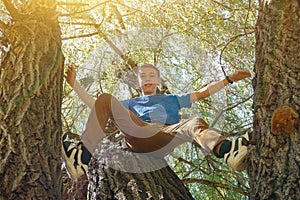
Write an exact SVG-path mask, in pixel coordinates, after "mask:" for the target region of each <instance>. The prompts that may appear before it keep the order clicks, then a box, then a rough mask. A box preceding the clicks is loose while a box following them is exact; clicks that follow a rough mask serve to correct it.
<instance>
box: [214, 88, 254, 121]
mask: <svg viewBox="0 0 300 200" xmlns="http://www.w3.org/2000/svg"><path fill="white" fill-rule="evenodd" d="M253 95H254V94H252V95H250V96H249V97H247V98H246V99H244V100H242V101H240V102H238V103H236V104H234V105H232V106H229V107H227V108H226V109H222V110H220V112H219V113H218V115H217V116H216V117H215V119H214V121H213V122H212V123H211V125H210V127H214V125H216V123H217V121H218V120H219V118H220V117H221V116H222V114H223V113H224V112H226V111H228V110H231V109H233V108H235V107H237V106H238V105H240V104H242V103H245V102H246V101H248V100H249V99H251V98H252V97H253Z"/></svg>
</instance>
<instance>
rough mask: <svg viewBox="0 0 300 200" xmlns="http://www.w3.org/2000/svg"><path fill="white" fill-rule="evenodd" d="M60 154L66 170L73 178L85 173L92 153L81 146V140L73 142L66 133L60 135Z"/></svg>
mask: <svg viewBox="0 0 300 200" xmlns="http://www.w3.org/2000/svg"><path fill="white" fill-rule="evenodd" d="M62 155H63V159H64V161H65V166H66V169H67V172H68V174H69V176H70V177H71V179H73V180H75V179H77V178H79V177H80V176H82V175H84V174H86V172H87V170H88V164H89V162H90V160H91V157H92V154H91V153H90V152H89V151H88V150H87V149H86V148H85V147H84V146H83V144H82V142H77V143H76V142H73V141H72V140H70V139H69V137H68V133H64V134H63V136H62Z"/></svg>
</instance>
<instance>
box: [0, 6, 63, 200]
mask: <svg viewBox="0 0 300 200" xmlns="http://www.w3.org/2000/svg"><path fill="white" fill-rule="evenodd" d="M5 6H6V8H7V10H8V11H9V12H10V15H11V18H12V23H10V24H9V25H7V26H6V27H5V28H4V26H2V27H1V28H2V31H3V32H4V34H5V35H4V36H5V37H4V38H1V39H2V40H1V45H2V46H1V49H2V53H1V54H0V55H1V56H2V58H1V69H0V102H1V108H0V133H1V135H0V199H62V198H61V196H62V181H61V158H60V155H61V148H60V146H61V144H60V136H61V126H62V124H61V119H60V115H61V102H62V101H61V100H62V85H63V84H62V81H63V79H62V78H63V55H62V52H61V38H60V35H61V34H60V28H59V26H58V20H57V15H56V11H55V1H43V0H38V1H28V2H26V3H24V4H22V5H19V7H15V6H13V5H12V4H10V3H9V1H6V2H5ZM3 28H4V29H3Z"/></svg>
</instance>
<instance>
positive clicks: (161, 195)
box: [88, 140, 193, 200]
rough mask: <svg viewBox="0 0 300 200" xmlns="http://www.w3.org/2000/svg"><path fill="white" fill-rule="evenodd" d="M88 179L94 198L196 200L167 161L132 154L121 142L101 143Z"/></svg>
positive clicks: (93, 159) (94, 156)
mask: <svg viewBox="0 0 300 200" xmlns="http://www.w3.org/2000/svg"><path fill="white" fill-rule="evenodd" d="M88 177H89V190H88V191H89V198H90V199H103V200H105V199H128V200H132V199H134V200H145V199H166V200H173V199H178V200H179V199H182V200H189V199H193V197H192V195H191V194H190V192H189V191H188V189H187V188H186V187H185V186H184V185H183V183H182V182H181V181H180V179H179V178H178V177H177V175H176V174H175V173H174V172H173V171H172V170H171V169H170V167H168V165H167V163H166V161H165V160H164V159H161V158H156V157H152V156H147V155H142V154H135V153H132V152H130V151H128V150H126V147H125V145H122V143H121V142H119V143H118V142H117V143H116V142H110V141H109V140H103V141H102V142H101V143H100V145H99V148H98V150H96V152H95V153H94V155H93V158H92V160H91V163H90V170H89V173H88Z"/></svg>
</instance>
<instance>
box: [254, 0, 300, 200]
mask: <svg viewBox="0 0 300 200" xmlns="http://www.w3.org/2000/svg"><path fill="white" fill-rule="evenodd" d="M259 6H260V9H259V17H258V21H257V27H256V37H257V38H256V39H257V44H256V63H255V73H256V77H255V79H256V81H255V83H254V90H255V95H254V114H255V116H254V143H256V146H254V147H253V148H252V149H251V150H252V151H251V153H250V162H249V164H250V167H249V176H250V184H251V192H250V193H251V199H260V200H261V199H282V200H283V199H284V200H286V199H295V200H296V199H299V197H300V187H299V185H300V129H299V122H297V120H296V123H295V124H293V123H291V124H289V123H286V126H285V127H283V129H279V130H278V131H277V132H275V131H274V130H273V132H272V128H271V127H272V120H273V121H274V120H283V122H288V121H289V120H291V119H292V116H294V117H295V116H297V115H298V114H297V113H299V112H300V84H299V81H300V65H299V63H300V2H299V1H297V0H271V1H270V0H261V1H260V5H259ZM282 105H287V106H289V107H290V108H291V109H290V111H289V112H290V113H293V115H292V114H290V115H287V116H284V115H283V114H282V115H281V114H280V112H279V115H276V116H275V117H273V118H272V116H273V113H274V111H276V109H278V108H279V107H280V106H282ZM278 117H279V119H278ZM276 118H277V119H276ZM285 120H286V121H285ZM294 120H295V119H294ZM275 128H276V126H275Z"/></svg>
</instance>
